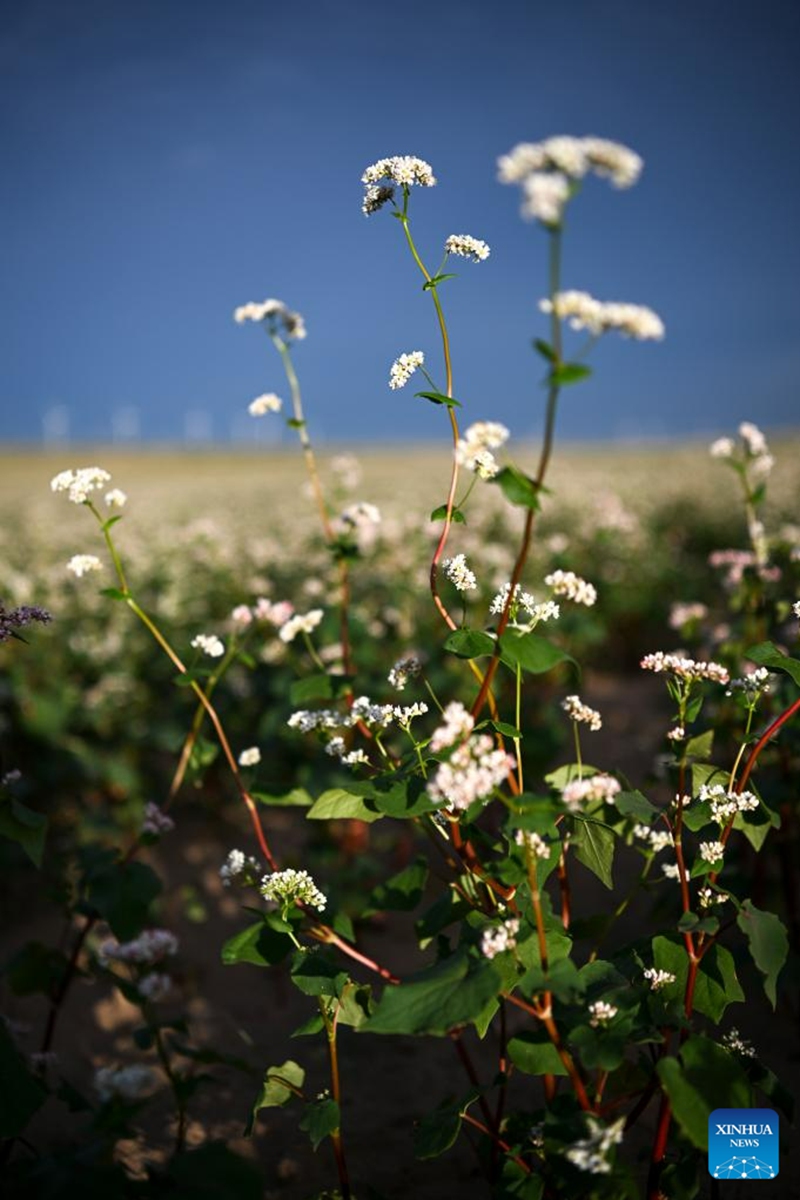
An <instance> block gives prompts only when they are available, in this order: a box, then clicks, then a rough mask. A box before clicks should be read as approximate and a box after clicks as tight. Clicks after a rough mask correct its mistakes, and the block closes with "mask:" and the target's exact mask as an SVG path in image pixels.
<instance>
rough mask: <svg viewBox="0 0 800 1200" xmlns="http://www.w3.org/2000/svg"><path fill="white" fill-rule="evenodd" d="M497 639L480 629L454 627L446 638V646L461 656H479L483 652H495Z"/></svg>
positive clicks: (452, 652)
mask: <svg viewBox="0 0 800 1200" xmlns="http://www.w3.org/2000/svg"><path fill="white" fill-rule="evenodd" d="M494 647H495V640H494V638H492V637H489V634H488V633H484V632H483V631H482V630H480V629H454V630H453V632H452V633H451V634H449V635H448V636H447V638H445V643H444V648H445V650H449V651H450V653H451V654H456V655H457V656H458V657H459V658H478V657H479V656H480V655H482V654H493V653H494Z"/></svg>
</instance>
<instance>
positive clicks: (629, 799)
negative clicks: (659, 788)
mask: <svg viewBox="0 0 800 1200" xmlns="http://www.w3.org/2000/svg"><path fill="white" fill-rule="evenodd" d="M614 808H615V809H616V810H617V812H618V813H621V814H622V816H623V817H635V818H636V820H637V821H645V822H649V821H652V820H653V817H655V815H656V814H657V812H658V809H657V808H656V806H655V805H654V804H651V803H650V801H649V800H648V799H647V797H646V796H643V795H642V793H641V792H639V791H634V792H618V793H617V795H616V796H615V797H614Z"/></svg>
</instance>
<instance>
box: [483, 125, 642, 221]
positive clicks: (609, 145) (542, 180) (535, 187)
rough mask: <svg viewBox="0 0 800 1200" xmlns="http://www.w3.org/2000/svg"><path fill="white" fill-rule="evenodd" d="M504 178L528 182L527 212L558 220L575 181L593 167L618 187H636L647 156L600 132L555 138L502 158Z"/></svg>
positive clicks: (523, 146)
mask: <svg viewBox="0 0 800 1200" xmlns="http://www.w3.org/2000/svg"><path fill="white" fill-rule="evenodd" d="M497 165H498V173H499V179H500V181H501V183H518V184H520V185H521V186H522V192H523V203H522V215H523V216H524V217H528V218H530V219H531V220H537V221H542V222H543V223H544V224H545V225H558V224H559V223H560V221H561V218H562V215H563V211H564V205H565V204H566V203H567V201H568V200H569V198H570V196H571V194H572V185H573V183H574V181H576V180H579V179H582V178H583V177H584V176H585V175H586V174H588V173H589V172H593V173H594V174H595V175H599V176H601V177H603V178H607V179H610V181H611V183H612V185H613V186H614V187H617V188H627V187H631V186H632V185H633V184H634V183H636V180H637V179H638V178H639V174H640V172H641V170H642V160H641V158H640V157H639V155H638V154H636V153H635V152H634V151H633V150H630V149H628V147H627V146H622V145H620V144H619V143H618V142H612V141H608V140H607V139H606V138H597V137H583V138H576V137H566V136H558V137H550V138H547V139H546V140H545V141H543V142H522V143H520V144H519V145H518V146H515V147H514V149H513V150H511V151H510V152H509V153H508V154H504V155H503V156H502V157H501V158H499V159H498V160H497Z"/></svg>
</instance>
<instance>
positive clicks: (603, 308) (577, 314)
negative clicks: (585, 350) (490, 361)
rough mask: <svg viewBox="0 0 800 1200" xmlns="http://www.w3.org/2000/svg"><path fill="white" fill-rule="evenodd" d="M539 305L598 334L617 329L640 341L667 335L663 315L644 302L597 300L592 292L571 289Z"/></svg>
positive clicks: (546, 311)
mask: <svg viewBox="0 0 800 1200" xmlns="http://www.w3.org/2000/svg"><path fill="white" fill-rule="evenodd" d="M539 308H540V309H541V311H542V312H545V313H555V315H556V316H557V317H558V318H559V319H560V320H562V321H566V320H568V321H569V324H570V328H571V329H588V330H589V332H590V333H592V334H594V335H595V336H599V335H600V334H603V333H607V332H608V331H609V330H612V329H613V330H615V331H616V332H617V333H621V334H622V336H623V337H632V338H636V340H637V341H640V342H643V341H648V340H649V341H660V340H661V339H662V338H663V337H664V323H663V321H662V320H661V318H660V317H659V316H658V314H657V313H654V312H653V310H652V309H651V308H646V307H645V306H644V305H641V304H623V303H621V302H619V301H611V300H608V301H604V300H595V298H594V297H593V296H590V295H589V293H588V292H578V291H567V292H556V294H555V296H553V298H552V299H545V300H540V301H539Z"/></svg>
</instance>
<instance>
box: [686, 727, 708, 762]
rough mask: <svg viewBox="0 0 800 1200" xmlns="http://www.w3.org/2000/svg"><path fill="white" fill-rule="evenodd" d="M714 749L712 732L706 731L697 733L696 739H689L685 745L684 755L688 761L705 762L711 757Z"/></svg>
mask: <svg viewBox="0 0 800 1200" xmlns="http://www.w3.org/2000/svg"><path fill="white" fill-rule="evenodd" d="M713 748H714V730H713V729H706V730H705V732H704V733H699V734H698V735H697V737H693V738H689V741H688V742H687V743H686V755H687V758H690V759H700V760H701V761H704V762H705V761H707V760H708V759H709V757H710V756H711V751H712V750H713Z"/></svg>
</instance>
